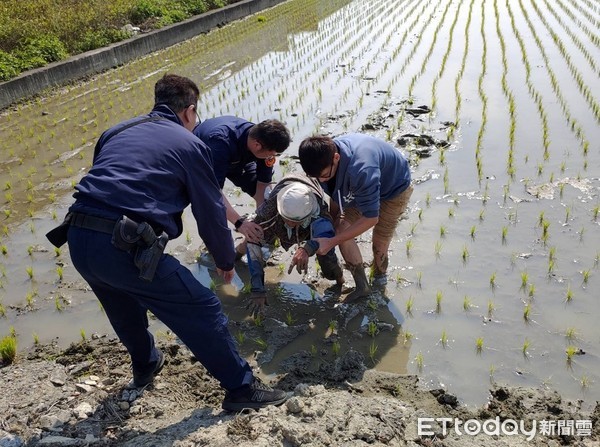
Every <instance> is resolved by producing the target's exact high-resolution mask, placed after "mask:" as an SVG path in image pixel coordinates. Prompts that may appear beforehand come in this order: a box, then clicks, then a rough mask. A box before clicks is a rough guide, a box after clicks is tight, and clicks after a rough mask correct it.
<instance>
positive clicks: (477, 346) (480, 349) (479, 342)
mask: <svg viewBox="0 0 600 447" xmlns="http://www.w3.org/2000/svg"><path fill="white" fill-rule="evenodd" d="M475 351H476V352H477V354H481V353H482V352H483V337H477V338H476V339H475Z"/></svg>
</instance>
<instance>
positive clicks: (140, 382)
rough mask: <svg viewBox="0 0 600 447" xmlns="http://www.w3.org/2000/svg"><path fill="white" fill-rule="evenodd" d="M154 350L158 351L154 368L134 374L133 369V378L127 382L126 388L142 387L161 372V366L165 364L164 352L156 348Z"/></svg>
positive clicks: (152, 380)
mask: <svg viewBox="0 0 600 447" xmlns="http://www.w3.org/2000/svg"><path fill="white" fill-rule="evenodd" d="M156 351H157V352H158V360H157V361H156V366H155V367H154V369H153V370H152V371H149V372H147V373H144V374H136V373H135V371H134V372H133V380H131V382H129V384H128V385H127V388H144V387H146V386H148V385H150V384H151V383H152V382H154V378H155V377H156V376H157V375H158V373H160V372H161V370H162V369H163V366H165V356H164V354H163V353H162V352H161V350H160V349H157V350H156Z"/></svg>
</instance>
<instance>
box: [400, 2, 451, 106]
mask: <svg viewBox="0 0 600 447" xmlns="http://www.w3.org/2000/svg"><path fill="white" fill-rule="evenodd" d="M462 1H463V0H461V3H462ZM450 5H451V3H446V8H444V12H443V13H442V16H441V17H440V21H439V23H438V25H437V26H436V28H435V29H434V30H433V40H432V42H431V45H430V46H429V50H428V51H427V53H426V54H425V57H424V58H423V61H422V63H421V68H420V69H419V71H418V72H417V73H415V74H414V75H413V77H412V78H411V80H410V83H409V85H408V96H409V97H412V95H413V89H414V86H415V84H416V82H417V80H418V79H419V78H420V77H421V76H422V75H423V73H425V68H426V67H427V62H429V58H430V57H431V54H432V53H433V49H434V47H435V44H436V42H437V39H438V33H439V31H440V29H441V28H442V25H443V24H444V20H445V18H446V14H447V13H448V10H449V9H450ZM459 9H460V8H459Z"/></svg>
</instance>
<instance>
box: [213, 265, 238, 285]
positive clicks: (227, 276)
mask: <svg viewBox="0 0 600 447" xmlns="http://www.w3.org/2000/svg"><path fill="white" fill-rule="evenodd" d="M217 273H218V274H219V276H220V277H221V278H223V281H225V284H230V283H231V280H232V279H233V276H234V275H235V269H234V268H233V269H231V270H221V269H220V268H217Z"/></svg>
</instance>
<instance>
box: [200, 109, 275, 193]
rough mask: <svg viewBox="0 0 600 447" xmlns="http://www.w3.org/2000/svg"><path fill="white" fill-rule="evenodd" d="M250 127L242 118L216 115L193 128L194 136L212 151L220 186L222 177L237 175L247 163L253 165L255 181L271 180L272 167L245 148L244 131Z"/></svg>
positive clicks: (248, 130)
mask: <svg viewBox="0 0 600 447" xmlns="http://www.w3.org/2000/svg"><path fill="white" fill-rule="evenodd" d="M252 126H254V123H251V122H249V121H246V120H245V119H242V118H237V117H235V116H219V117H217V118H210V119H207V120H205V121H202V122H201V123H200V124H198V125H197V126H196V128H195V129H194V135H196V136H197V137H198V138H200V139H201V140H202V141H203V142H204V143H206V144H207V146H208V147H210V149H211V151H212V158H213V168H214V170H215V175H216V176H217V181H218V182H219V185H220V186H221V188H223V185H224V184H225V178H227V177H230V176H237V175H241V174H242V172H243V171H244V169H245V167H246V165H248V164H249V163H255V164H256V180H258V181H259V182H263V183H270V182H271V179H272V178H273V168H270V167H268V166H267V165H266V164H265V161H264V160H261V159H258V158H256V157H255V156H254V155H253V154H252V152H250V150H248V133H249V132H250V128H251V127H252Z"/></svg>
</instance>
